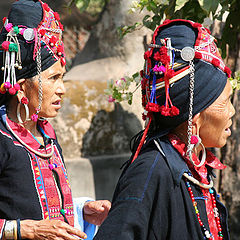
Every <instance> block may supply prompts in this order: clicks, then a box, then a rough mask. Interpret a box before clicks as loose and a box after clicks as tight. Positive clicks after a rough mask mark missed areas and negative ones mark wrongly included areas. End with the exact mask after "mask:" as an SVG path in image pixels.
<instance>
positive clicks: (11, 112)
mask: <svg viewBox="0 0 240 240" xmlns="http://www.w3.org/2000/svg"><path fill="white" fill-rule="evenodd" d="M17 104H18V102H17V100H13V101H11V102H10V103H9V104H8V105H7V106H6V108H7V110H6V112H7V116H8V118H9V119H10V120H11V121H13V122H15V123H18V124H19V125H20V126H22V127H24V128H25V129H27V130H28V131H30V132H31V133H32V134H33V135H34V136H36V137H39V136H41V134H40V133H39V131H38V129H37V122H34V121H27V122H24V123H20V122H19V121H18V118H17ZM24 115H25V113H24V112H23V110H22V109H21V116H24Z"/></svg>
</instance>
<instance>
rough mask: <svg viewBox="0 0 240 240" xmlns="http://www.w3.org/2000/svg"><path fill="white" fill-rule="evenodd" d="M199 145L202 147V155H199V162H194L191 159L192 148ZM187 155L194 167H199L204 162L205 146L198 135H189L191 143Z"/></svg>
mask: <svg viewBox="0 0 240 240" xmlns="http://www.w3.org/2000/svg"><path fill="white" fill-rule="evenodd" d="M199 146H201V148H202V157H201V160H200V163H199V164H195V163H194V161H193V159H192V153H193V152H194V148H197V147H199ZM187 155H188V157H189V160H190V161H191V163H192V164H193V165H194V166H195V167H201V166H202V165H203V164H204V163H205V161H206V150H205V147H204V146H203V144H202V140H201V138H200V137H199V136H198V135H192V136H191V144H190V146H189V149H188V152H187Z"/></svg>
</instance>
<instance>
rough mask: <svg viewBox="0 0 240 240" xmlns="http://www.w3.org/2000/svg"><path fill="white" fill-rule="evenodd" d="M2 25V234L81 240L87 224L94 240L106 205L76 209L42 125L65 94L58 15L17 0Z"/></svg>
mask: <svg viewBox="0 0 240 240" xmlns="http://www.w3.org/2000/svg"><path fill="white" fill-rule="evenodd" d="M3 21H4V27H3V29H2V31H1V33H0V46H1V51H0V66H1V67H0V81H1V84H0V237H1V238H3V239H21V238H23V239H78V238H77V237H81V238H86V237H87V236H86V234H85V233H84V232H82V231H85V230H86V228H84V227H87V226H89V228H88V230H89V231H88V239H92V237H93V234H94V230H95V227H94V228H93V227H91V226H92V225H91V224H89V223H94V224H96V225H100V224H101V222H102V221H103V220H104V218H105V217H106V215H107V213H108V210H109V208H110V202H108V201H105V200H103V201H89V202H87V203H85V204H82V203H79V201H78V202H77V203H76V204H73V199H72V194H71V189H70V185H69V181H68V178H67V174H66V168H65V165H64V162H63V156H62V151H61V148H60V146H59V144H58V141H57V138H56V135H55V132H54V130H53V128H52V126H51V125H50V123H49V122H48V121H47V120H46V118H52V117H55V116H57V114H58V111H59V109H60V108H61V99H62V96H63V94H64V93H65V88H64V85H63V74H64V73H65V64H66V62H65V53H64V46H63V42H62V31H63V26H62V24H61V23H60V19H59V15H58V13H57V12H54V11H53V10H52V9H50V7H49V6H48V5H47V4H46V3H42V2H41V1H40V0H39V1H38V0H19V1H16V2H15V3H13V5H12V8H11V10H10V12H9V15H8V17H7V18H4V19H3ZM81 204H82V205H83V206H82V207H81ZM75 213H77V214H75ZM83 219H84V220H86V222H84V221H83ZM76 227H78V228H76ZM80 229H81V230H82V231H81V230H80Z"/></svg>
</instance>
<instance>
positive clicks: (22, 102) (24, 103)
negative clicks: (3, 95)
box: [17, 97, 29, 123]
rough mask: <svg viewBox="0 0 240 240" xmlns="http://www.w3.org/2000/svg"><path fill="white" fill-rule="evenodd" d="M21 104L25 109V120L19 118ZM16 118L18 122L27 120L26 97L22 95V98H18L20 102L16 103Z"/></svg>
mask: <svg viewBox="0 0 240 240" xmlns="http://www.w3.org/2000/svg"><path fill="white" fill-rule="evenodd" d="M21 105H23V106H24V109H25V114H26V119H25V121H23V120H22V118H21V113H20V112H21V111H20V109H21ZM17 119H18V122H19V123H25V122H26V121H28V120H29V108H28V99H27V98H26V97H22V99H21V100H20V102H19V103H18V105H17Z"/></svg>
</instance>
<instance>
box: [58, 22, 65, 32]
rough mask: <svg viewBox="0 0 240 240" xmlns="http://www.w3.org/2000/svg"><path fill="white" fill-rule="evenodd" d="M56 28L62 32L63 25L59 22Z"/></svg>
mask: <svg viewBox="0 0 240 240" xmlns="http://www.w3.org/2000/svg"><path fill="white" fill-rule="evenodd" d="M58 26H59V28H60V29H61V30H62V31H63V30H64V28H63V25H62V24H61V23H60V22H58Z"/></svg>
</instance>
